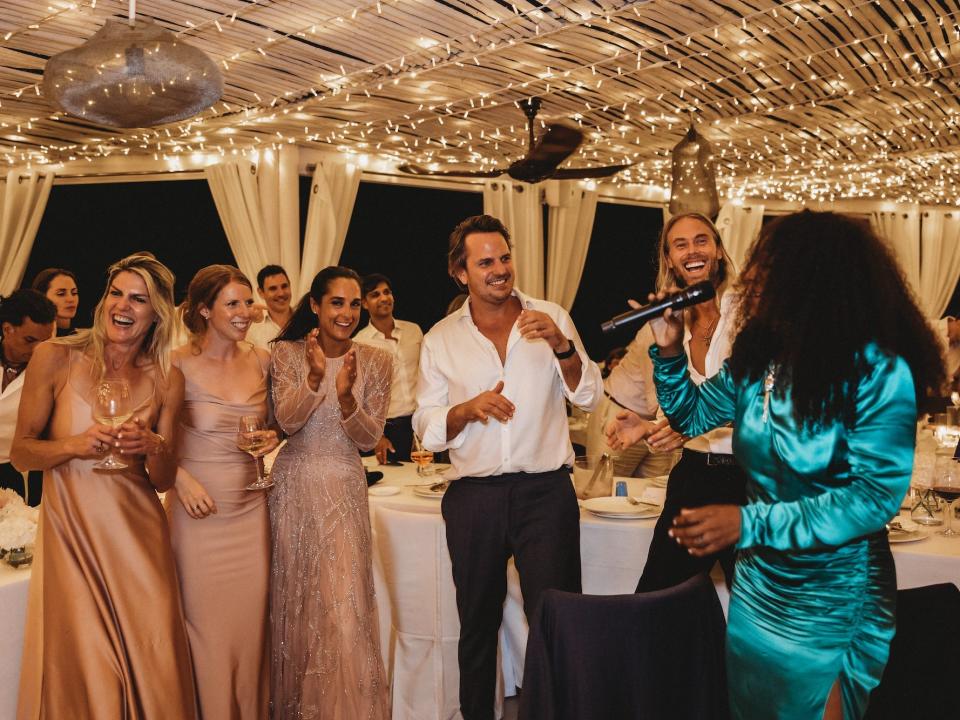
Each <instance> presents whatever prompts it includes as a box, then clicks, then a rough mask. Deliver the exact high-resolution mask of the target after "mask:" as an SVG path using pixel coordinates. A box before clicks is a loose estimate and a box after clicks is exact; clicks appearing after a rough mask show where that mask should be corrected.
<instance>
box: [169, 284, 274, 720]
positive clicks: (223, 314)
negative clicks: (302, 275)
mask: <svg viewBox="0 0 960 720" xmlns="http://www.w3.org/2000/svg"><path fill="white" fill-rule="evenodd" d="M252 305H253V291H252V288H251V286H250V281H249V280H247V278H246V277H245V276H244V275H243V273H241V272H240V271H239V270H238V269H237V268H235V267H232V266H230V265H211V266H209V267H206V268H203V269H202V270H200V271H199V272H198V273H197V274H196V275H195V276H194V278H193V280H192V281H191V282H190V288H189V291H188V293H187V303H186V306H185V308H184V313H183V319H184V323H185V325H186V327H187V329H188V330H189V332H190V335H191V340H190V342H189V344H187V345H185V346H183V347H181V348H178V349H177V350H176V351H174V353H173V365H174V366H175V367H177V368H179V369H180V371H181V372H182V373H183V376H184V382H185V390H184V401H183V410H182V411H181V414H180V433H179V443H178V446H177V459H178V464H179V467H178V470H177V481H176V485H175V487H174V489H173V490H172V491H171V492H170V493H168V494H167V498H166V502H167V511H168V513H169V517H170V530H171V535H172V541H173V551H174V555H175V557H176V561H177V570H178V573H179V578H180V591H181V593H182V594H183V605H184V615H185V616H186V620H187V633H188V635H189V637H190V654H191V656H192V657H193V668H194V672H195V677H196V683H197V694H198V697H199V700H200V715H201V717H203V718H204V719H205V720H261V719H262V718H266V717H268V715H269V698H270V663H269V638H268V632H267V625H268V614H267V583H268V577H269V570H270V524H269V518H268V516H267V496H266V491H264V490H247V485H249V484H250V483H252V482H253V481H254V480H256V478H257V473H256V464H255V461H254V460H253V458H251V456H250V455H248V454H247V453H245V452H243V451H241V450H239V449H238V448H237V430H238V427H239V422H240V418H241V417H243V416H246V415H256V416H259V417H260V418H261V420H263V421H264V423H266V420H267V371H268V367H269V363H270V356H269V354H268V353H267V351H266V350H263V349H261V348H255V347H254V346H253V345H251V344H250V343H248V342H245V341H244V337H245V336H246V333H247V328H248V327H249V326H250V316H251V306H252ZM260 434H261V435H262V436H263V437H262V439H263V442H264V445H263V447H262V448H261V450H260V454H261V455H262V454H265V453H267V452H270V451H271V450H273V449H274V448H275V447H276V446H277V444H278V442H277V436H276V433H275V432H274V431H273V430H264V431H262V432H261V433H260Z"/></svg>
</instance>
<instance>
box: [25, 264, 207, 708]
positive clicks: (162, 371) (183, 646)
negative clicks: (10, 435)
mask: <svg viewBox="0 0 960 720" xmlns="http://www.w3.org/2000/svg"><path fill="white" fill-rule="evenodd" d="M172 319H173V274H172V273H171V272H170V271H169V270H168V269H167V268H166V267H164V266H163V265H162V264H160V263H159V262H157V260H156V259H155V258H154V257H153V256H152V255H149V254H147V253H143V254H138V255H132V256H130V257H128V258H125V259H124V260H121V261H119V262H118V263H116V264H114V265H113V266H112V267H111V268H110V270H109V280H108V283H107V290H106V292H105V293H104V295H103V298H102V299H101V300H100V303H99V304H98V305H97V309H96V314H95V318H94V326H93V328H92V329H91V330H89V331H85V332H81V333H78V334H76V335H71V336H68V337H64V338H60V339H58V340H53V341H50V342H48V343H44V344H42V345H41V346H40V347H38V348H37V350H36V351H35V353H34V355H33V358H32V360H31V362H30V365H29V367H28V369H27V371H26V373H27V374H26V378H25V383H24V389H23V400H22V402H21V403H20V415H19V419H18V423H17V431H16V437H15V438H14V442H13V448H12V452H11V459H12V461H13V463H14V465H15V466H16V467H17V468H19V469H21V470H43V471H44V478H43V483H44V495H43V503H41V507H40V529H39V533H38V536H37V548H36V556H35V560H34V568H33V575H32V577H31V580H30V598H29V605H28V608H27V627H26V639H25V643H24V652H23V663H22V667H21V673H20V697H19V701H18V709H17V718H18V720H36V719H38V718H57V719H59V718H70V720H103V719H104V718H111V719H113V718H126V719H127V720H193V718H195V717H196V700H195V691H194V684H193V672H192V669H191V666H190V652H189V649H188V645H187V632H186V628H185V626H184V622H183V613H182V609H181V603H180V592H179V589H178V587H177V579H176V568H175V566H174V560H173V553H172V552H171V550H170V535H169V531H168V529H167V523H166V520H165V518H164V514H163V508H162V506H161V504H160V500H159V498H158V496H157V491H164V490H166V489H167V488H168V487H169V486H170V485H172V483H173V480H174V473H175V467H176V466H175V462H174V458H173V454H172V451H171V443H168V442H167V440H168V439H169V440H171V441H172V440H173V438H174V435H175V432H176V429H175V418H176V414H177V412H178V411H179V409H180V403H181V400H182V395H183V376H182V375H181V374H180V371H179V370H177V369H176V368H170V367H169V363H168V360H169V347H170V346H169V342H170V332H171V329H172ZM104 378H119V379H125V380H126V381H127V383H128V384H129V387H130V392H131V399H132V405H133V406H134V408H135V409H134V415H133V417H132V418H131V419H130V420H129V421H127V422H126V423H124V424H123V425H121V426H120V427H119V428H117V429H114V428H111V427H108V426H107V425H101V424H98V423H94V422H93V394H94V389H95V387H96V385H97V383H98V382H99V381H100V380H102V379H104ZM154 429H155V430H154ZM110 446H113V449H114V453H115V454H119V457H120V458H121V459H122V460H123V461H124V462H126V463H127V465H128V467H126V468H125V469H122V470H101V469H98V468H96V467H94V466H95V464H96V463H97V461H98V460H100V459H101V458H102V457H103V454H104V451H105V450H106V449H107V448H108V447H110Z"/></svg>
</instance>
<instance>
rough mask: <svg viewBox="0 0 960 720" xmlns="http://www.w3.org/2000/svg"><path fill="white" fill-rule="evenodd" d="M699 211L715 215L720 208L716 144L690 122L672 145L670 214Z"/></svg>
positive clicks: (708, 215)
mask: <svg viewBox="0 0 960 720" xmlns="http://www.w3.org/2000/svg"><path fill="white" fill-rule="evenodd" d="M690 212H696V213H700V214H701V215H706V216H707V217H708V218H710V219H713V218H715V217H716V216H717V213H719V212H720V199H719V197H718V196H717V177H716V175H715V173H714V170H713V148H712V147H710V143H709V142H708V141H707V139H706V138H705V137H704V136H703V135H701V134H700V133H698V132H697V129H696V128H695V127H694V126H693V125H692V124H691V125H690V129H689V130H687V134H686V136H685V137H684V138H683V140H681V141H680V142H678V143H677V144H676V146H675V147H674V148H673V185H672V187H671V190H670V214H671V215H682V214H684V213H690Z"/></svg>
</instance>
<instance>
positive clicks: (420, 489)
mask: <svg viewBox="0 0 960 720" xmlns="http://www.w3.org/2000/svg"><path fill="white" fill-rule="evenodd" d="M435 484H436V483H430V484H429V485H414V486H413V494H414V495H417V496H418V497H424V498H434V499H436V500H439V499H440V498H442V497H443V493H445V492H446V490H447V489H446V488H443V489H442V490H431V489H430V488H431V487H433V486H434V485H435Z"/></svg>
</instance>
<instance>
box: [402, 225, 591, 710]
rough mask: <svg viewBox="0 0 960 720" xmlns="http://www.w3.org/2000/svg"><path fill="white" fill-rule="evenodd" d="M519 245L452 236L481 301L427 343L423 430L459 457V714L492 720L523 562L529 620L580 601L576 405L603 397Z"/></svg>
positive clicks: (458, 232) (455, 473) (472, 232)
mask: <svg viewBox="0 0 960 720" xmlns="http://www.w3.org/2000/svg"><path fill="white" fill-rule="evenodd" d="M509 240H510V235H509V233H508V231H507V229H506V228H505V227H504V226H503V223H501V222H500V221H499V220H497V219H496V218H493V217H490V216H489V215H477V216H474V217H470V218H467V219H466V220H464V221H463V222H461V223H460V224H459V225H458V226H457V227H456V228H455V229H454V231H453V233H451V235H450V251H449V254H448V259H447V262H448V272H449V273H450V275H451V277H453V278H454V279H455V280H457V281H458V283H459V284H460V285H461V286H465V287H466V288H467V290H468V293H469V295H468V298H467V301H466V302H465V303H464V305H463V306H462V307H461V308H460V309H459V310H457V311H455V312H453V313H451V314H450V315H448V316H447V317H446V318H444V319H443V320H441V321H440V322H438V323H437V324H436V325H434V327H433V328H432V329H431V330H430V332H428V333H427V334H426V336H425V337H424V339H423V348H422V351H421V355H420V382H419V385H418V388H417V411H416V413H414V417H413V425H414V429H415V430H416V431H417V433H418V434H419V435H420V437H421V438H422V440H423V443H424V445H425V446H426V447H427V449H430V450H433V451H440V450H449V451H450V462H451V464H452V468H451V472H450V478H452V481H451V483H450V486H449V488H448V489H447V491H446V493H445V494H444V497H443V502H442V505H441V509H442V512H443V518H444V520H445V521H446V531H447V547H448V549H449V551H450V559H451V561H452V566H453V581H454V585H455V586H456V590H457V610H458V612H459V615H460V645H459V654H458V657H459V661H460V711H461V713H462V714H463V717H464V720H492V718H493V706H494V693H495V681H496V662H497V632H498V630H499V627H500V621H501V616H502V608H503V600H504V597H505V595H506V587H507V581H506V565H507V560H508V559H509V558H510V556H511V555H513V557H514V560H515V563H516V567H517V570H518V572H519V573H520V586H521V589H522V591H523V601H524V611H525V612H526V614H527V616H528V617H529V616H530V615H531V613H532V612H533V610H534V608H535V607H536V604H537V601H538V599H539V597H540V593H541V592H542V591H543V590H545V589H547V588H557V589H560V590H567V591H572V592H578V591H579V590H580V524H579V518H580V512H579V508H578V507H577V499H576V496H575V495H574V491H573V485H572V483H571V481H570V475H569V470H568V468H569V466H570V465H571V464H572V462H573V446H572V445H571V443H570V437H569V432H568V428H567V414H566V407H565V401H566V400H570V402H572V403H573V404H574V405H576V406H578V407H581V408H583V409H584V410H587V411H590V410H593V408H594V407H595V406H596V404H597V403H598V402H599V400H600V397H601V395H602V393H603V385H602V380H601V377H600V368H598V367H597V365H596V363H594V362H593V361H592V360H590V358H589V357H587V354H586V352H585V351H584V349H583V346H582V344H581V342H580V337H579V335H578V334H577V331H576V328H574V326H573V321H572V320H571V319H570V316H569V315H568V314H567V312H566V311H565V310H564V309H563V308H561V307H560V306H559V305H556V304H555V303H551V302H546V301H544V300H538V299H535V298H531V297H527V296H526V295H524V294H523V293H521V292H519V291H518V290H516V289H515V288H514V286H513V282H514V269H513V261H512V256H511V252H510V245H509Z"/></svg>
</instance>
